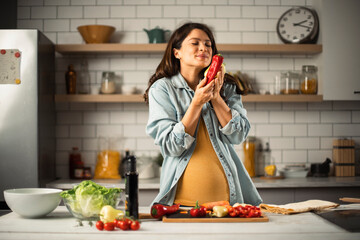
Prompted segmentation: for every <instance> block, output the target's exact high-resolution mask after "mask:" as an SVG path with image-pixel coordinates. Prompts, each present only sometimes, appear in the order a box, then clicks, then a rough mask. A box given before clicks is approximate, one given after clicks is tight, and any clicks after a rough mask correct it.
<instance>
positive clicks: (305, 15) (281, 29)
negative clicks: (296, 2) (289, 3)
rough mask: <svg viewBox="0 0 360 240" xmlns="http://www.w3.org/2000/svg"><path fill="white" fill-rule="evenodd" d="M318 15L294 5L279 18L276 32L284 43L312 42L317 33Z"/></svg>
mask: <svg viewBox="0 0 360 240" xmlns="http://www.w3.org/2000/svg"><path fill="white" fill-rule="evenodd" d="M318 24H319V22H318V17H317V15H316V13H315V12H314V11H312V10H311V9H308V8H305V7H295V8H291V9H289V10H288V11H286V12H285V13H284V14H283V15H282V16H281V17H280V19H279V21H278V24H277V32H278V35H279V37H280V38H281V40H282V41H283V42H285V43H307V42H313V41H314V40H316V38H317V33H318Z"/></svg>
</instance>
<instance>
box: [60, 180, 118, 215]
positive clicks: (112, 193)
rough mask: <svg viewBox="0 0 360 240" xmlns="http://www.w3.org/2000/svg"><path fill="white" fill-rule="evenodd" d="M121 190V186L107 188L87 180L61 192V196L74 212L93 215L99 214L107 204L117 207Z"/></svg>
mask: <svg viewBox="0 0 360 240" xmlns="http://www.w3.org/2000/svg"><path fill="white" fill-rule="evenodd" d="M121 191H122V190H121V189H120V188H106V187H103V186H100V185H99V184H96V183H94V182H93V181H89V180H87V181H82V182H81V183H80V184H79V185H77V186H75V187H74V188H72V189H70V190H67V191H63V192H61V193H60V196H61V197H62V198H64V201H66V202H67V204H68V206H69V207H70V208H71V210H72V211H73V212H74V213H76V214H81V215H82V216H83V217H92V216H94V215H98V214H99V212H100V210H101V208H102V207H103V206H105V205H110V206H113V207H115V206H116V204H117V201H118V199H119V196H120V193H121Z"/></svg>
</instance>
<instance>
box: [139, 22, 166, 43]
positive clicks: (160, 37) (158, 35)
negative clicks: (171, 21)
mask: <svg viewBox="0 0 360 240" xmlns="http://www.w3.org/2000/svg"><path fill="white" fill-rule="evenodd" d="M144 31H145V32H146V33H147V35H148V37H149V43H165V33H166V32H169V30H163V29H161V28H159V27H158V26H157V27H156V28H153V29H150V30H148V29H145V28H144Z"/></svg>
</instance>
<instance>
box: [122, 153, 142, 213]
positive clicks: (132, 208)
mask: <svg viewBox="0 0 360 240" xmlns="http://www.w3.org/2000/svg"><path fill="white" fill-rule="evenodd" d="M126 167H127V169H126V172H125V196H126V200H125V215H126V216H127V217H133V218H135V219H138V218H139V200H138V179H139V174H138V172H137V171H136V158H135V156H130V157H129V159H128V161H127V163H126Z"/></svg>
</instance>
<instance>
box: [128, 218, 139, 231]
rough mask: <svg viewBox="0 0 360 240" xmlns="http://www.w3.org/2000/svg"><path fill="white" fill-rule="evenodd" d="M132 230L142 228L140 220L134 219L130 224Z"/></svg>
mask: <svg viewBox="0 0 360 240" xmlns="http://www.w3.org/2000/svg"><path fill="white" fill-rule="evenodd" d="M130 228H131V230H135V231H136V230H138V229H139V228H140V223H139V221H136V220H135V221H132V223H131V225H130Z"/></svg>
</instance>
